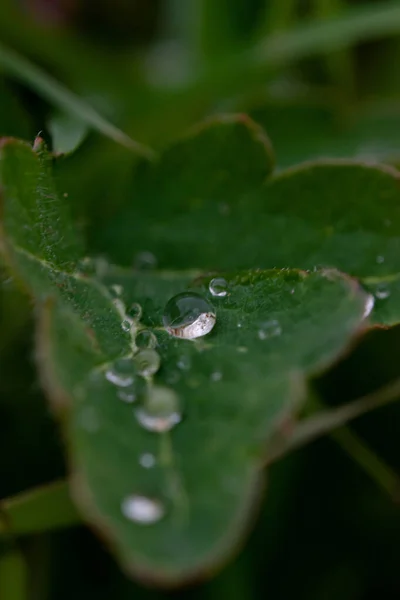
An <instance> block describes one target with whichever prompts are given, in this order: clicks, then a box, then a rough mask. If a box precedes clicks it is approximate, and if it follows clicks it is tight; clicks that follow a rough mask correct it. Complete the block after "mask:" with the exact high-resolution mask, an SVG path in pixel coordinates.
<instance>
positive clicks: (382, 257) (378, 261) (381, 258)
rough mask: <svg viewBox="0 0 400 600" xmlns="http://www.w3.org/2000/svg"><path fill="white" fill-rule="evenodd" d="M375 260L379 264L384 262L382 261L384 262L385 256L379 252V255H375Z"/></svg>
mask: <svg viewBox="0 0 400 600" xmlns="http://www.w3.org/2000/svg"><path fill="white" fill-rule="evenodd" d="M376 262H377V263H378V265H381V264H382V263H384V262H385V257H384V256H382V255H381V254H379V255H378V256H377V257H376Z"/></svg>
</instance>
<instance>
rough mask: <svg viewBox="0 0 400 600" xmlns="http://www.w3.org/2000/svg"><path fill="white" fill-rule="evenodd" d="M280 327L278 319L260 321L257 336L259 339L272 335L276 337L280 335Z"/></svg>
mask: <svg viewBox="0 0 400 600" xmlns="http://www.w3.org/2000/svg"><path fill="white" fill-rule="evenodd" d="M281 333H282V327H281V326H280V324H279V321H277V320H276V319H273V320H272V321H265V322H264V323H261V325H260V329H259V330H258V337H259V339H260V340H267V339H269V338H272V337H277V336H278V335H281Z"/></svg>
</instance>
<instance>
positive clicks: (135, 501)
mask: <svg viewBox="0 0 400 600" xmlns="http://www.w3.org/2000/svg"><path fill="white" fill-rule="evenodd" d="M121 511H122V514H123V515H124V516H125V517H126V518H127V519H129V520H130V521H134V522H135V523H140V524H141V525H151V524H152V523H157V521H159V520H160V519H162V517H163V516H164V514H165V508H164V506H163V504H162V503H161V502H160V501H159V500H155V499H154V498H148V497H147V496H139V495H137V494H133V495H131V496H127V497H126V498H124V500H123V501H122V504H121Z"/></svg>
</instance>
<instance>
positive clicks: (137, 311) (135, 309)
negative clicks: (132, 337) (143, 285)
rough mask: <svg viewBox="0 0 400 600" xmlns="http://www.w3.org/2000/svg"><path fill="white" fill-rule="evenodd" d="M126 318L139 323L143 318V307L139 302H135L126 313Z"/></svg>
mask: <svg viewBox="0 0 400 600" xmlns="http://www.w3.org/2000/svg"><path fill="white" fill-rule="evenodd" d="M126 316H127V317H129V318H130V319H132V320H134V321H139V320H140V318H141V316H142V307H141V306H140V304H138V303H137V302H134V303H133V304H131V305H130V307H129V308H128V309H127V311H126Z"/></svg>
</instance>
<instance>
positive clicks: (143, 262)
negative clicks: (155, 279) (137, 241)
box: [134, 252, 157, 271]
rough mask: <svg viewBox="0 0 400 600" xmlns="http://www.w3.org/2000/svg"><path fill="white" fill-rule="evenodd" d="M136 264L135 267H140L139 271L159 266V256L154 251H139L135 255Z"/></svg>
mask: <svg viewBox="0 0 400 600" xmlns="http://www.w3.org/2000/svg"><path fill="white" fill-rule="evenodd" d="M134 266H135V269H138V270H139V271H144V270H148V269H155V268H156V266H157V258H156V257H155V256H154V254H153V253H152V252H139V253H138V254H136V256H135V260H134Z"/></svg>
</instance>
